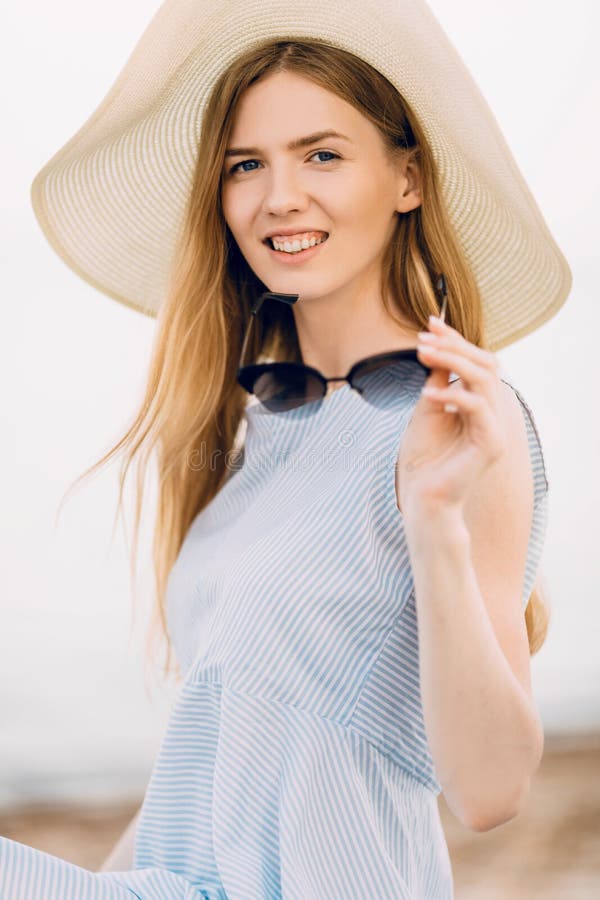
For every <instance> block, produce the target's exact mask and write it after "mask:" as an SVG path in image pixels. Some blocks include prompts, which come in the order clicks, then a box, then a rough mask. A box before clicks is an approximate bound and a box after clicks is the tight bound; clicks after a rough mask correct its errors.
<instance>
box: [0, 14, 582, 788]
mask: <svg viewBox="0 0 600 900" xmlns="http://www.w3.org/2000/svg"><path fill="white" fill-rule="evenodd" d="M158 5H159V4H158V3H154V2H142V0H128V2H127V3H123V2H118V3H117V2H115V0H105V2H104V3H102V4H89V3H81V2H80V0H54V2H52V3H50V4H48V3H42V2H41V0H37V2H29V3H27V2H23V3H21V4H16V3H13V4H10V6H9V5H8V4H7V5H5V6H4V7H3V12H2V14H1V19H2V20H1V21H0V26H1V27H0V33H1V34H2V45H3V46H2V48H1V49H2V53H1V54H0V58H1V62H0V65H1V66H2V69H3V71H2V72H1V73H0V74H1V76H2V77H1V79H0V91H1V107H2V117H3V129H2V132H3V140H2V151H1V152H2V157H3V164H2V166H1V170H0V177H1V179H2V183H1V190H2V195H1V196H2V206H1V208H2V218H1V224H0V228H1V234H0V252H1V253H2V258H1V267H2V268H1V273H2V329H1V331H0V333H1V338H0V340H1V346H0V351H1V352H0V367H1V371H0V383H1V385H2V426H1V427H2V435H3V439H2V443H1V445H0V446H1V448H2V461H1V466H0V479H1V482H0V488H1V498H2V504H1V510H0V527H1V529H2V533H1V547H2V555H1V560H0V565H1V569H0V577H1V582H0V590H1V608H0V642H1V654H0V721H1V722H2V732H1V740H0V804H3V805H6V804H8V803H12V802H16V801H20V800H23V799H30V798H48V799H51V798H63V797H67V796H69V797H82V796H86V797H88V798H90V797H97V798H98V799H100V798H103V799H106V798H107V797H109V796H115V795H117V794H121V795H122V794H123V793H127V794H132V795H136V794H139V793H140V791H142V790H143V789H144V786H145V783H146V780H147V777H148V774H149V772H150V768H151V765H152V760H153V757H154V754H155V752H156V750H157V748H158V744H159V741H160V737H161V735H162V732H163V729H164V727H165V724H166V719H167V714H168V709H169V705H170V701H171V699H172V696H173V688H172V686H166V687H163V686H161V684H160V681H159V680H158V678H157V677H156V675H155V674H153V673H152V671H150V672H149V673H148V675H147V677H146V683H145V676H144V667H143V653H142V634H143V628H144V620H143V608H144V607H147V605H148V603H149V601H150V598H151V590H152V578H151V569H150V555H149V542H150V533H151V531H150V523H151V520H152V511H153V505H152V503H150V505H148V506H147V507H146V510H145V523H146V524H145V528H144V532H143V541H142V545H141V555H140V566H141V577H140V579H139V581H138V586H139V587H138V590H139V596H140V601H139V602H140V604H141V606H140V609H141V610H142V613H141V617H140V619H139V622H138V624H136V625H135V627H132V617H131V605H132V585H131V582H130V577H129V571H128V558H129V557H128V554H129V548H128V546H127V545H126V541H125V534H124V531H123V528H122V526H121V525H118V527H117V528H116V531H115V535H114V540H113V539H112V527H113V517H114V513H115V508H116V499H117V467H116V466H114V465H113V466H112V467H111V468H109V469H106V470H103V471H102V473H101V474H100V475H99V476H97V477H96V478H95V479H93V480H92V481H88V482H86V483H85V484H84V486H83V487H81V488H80V489H78V490H77V491H76V492H75V493H73V494H71V496H70V498H69V499H67V500H66V502H65V505H64V506H63V509H62V512H61V515H60V516H59V518H58V520H56V521H55V518H56V515H57V512H58V504H59V502H60V499H61V496H62V495H63V493H64V492H65V491H66V489H67V487H68V486H69V484H70V483H71V481H72V480H73V479H74V478H75V477H76V476H77V475H79V474H80V473H81V472H82V471H83V469H84V468H86V467H87V466H88V465H90V464H91V463H93V462H95V461H96V460H97V459H98V458H99V456H100V455H101V454H102V453H104V452H106V450H108V448H109V447H110V446H112V444H113V443H114V442H115V441H116V440H117V438H119V437H120V436H121V434H122V433H123V431H124V429H125V427H126V425H127V424H128V423H129V421H130V419H131V416H132V415H133V412H134V411H135V410H136V408H137V404H138V402H139V400H140V399H141V391H142V387H143V384H144V377H145V372H146V367H147V364H148V359H149V353H150V347H151V342H152V338H153V331H154V323H153V321H152V320H149V319H147V318H145V317H143V316H141V315H140V314H138V313H135V312H133V311H131V310H128V309H126V308H125V307H124V306H122V305H120V304H118V303H116V302H115V301H113V300H111V299H109V298H107V297H106V296H104V295H103V294H101V293H99V292H98V291H95V290H94V289H93V288H91V287H89V286H88V285H87V284H85V283H84V282H83V281H81V280H80V279H79V278H78V277H77V276H76V275H75V274H74V273H73V272H71V270H70V269H68V268H67V267H66V266H65V265H64V264H63V263H62V262H61V261H60V260H59V258H58V257H57V256H56V255H55V254H54V253H53V251H52V250H51V249H50V247H49V246H48V244H47V243H46V241H45V239H44V237H43V236H42V233H41V231H40V230H39V228H38V226H37V223H36V220H35V218H34V216H33V213H32V210H31V207H30V202H29V185H30V183H31V181H32V179H33V177H34V175H35V174H36V172H37V171H38V170H39V169H40V168H41V167H42V165H43V164H44V163H45V162H46V161H47V160H48V159H49V158H50V157H51V156H52V155H53V154H54V153H55V152H56V151H57V150H58V149H59V147H61V146H62V145H63V144H64V143H65V142H66V141H67V140H68V138H69V137H71V135H72V134H73V133H74V132H75V131H76V130H77V129H78V128H79V127H80V125H81V124H82V123H83V122H84V120H85V119H87V117H88V116H89V115H90V114H91V112H92V111H93V110H94V109H95V108H96V106H97V105H98V103H99V102H100V101H101V100H102V98H103V97H104V95H105V94H106V92H107V90H108V88H109V87H110V85H111V84H112V82H113V80H114V79H115V78H116V76H117V74H118V73H119V71H120V69H121V68H122V65H123V64H124V62H125V60H126V58H127V56H128V55H129V53H130V52H131V50H132V49H133V46H134V44H135V43H136V41H137V39H138V37H139V36H140V34H141V32H142V30H143V29H144V27H145V26H146V24H147V23H148V21H149V20H150V18H151V16H152V15H153V13H154V11H155V10H156V9H157V8H158ZM430 6H431V8H432V9H433V11H434V13H435V14H436V15H437V16H438V18H439V19H440V21H441V23H442V25H443V27H444V28H445V29H446V31H447V32H448V34H449V36H450V38H451V40H452V41H453V42H454V44H455V45H456V47H457V49H458V50H459V52H460V53H461V55H462V57H463V59H464V60H465V62H466V63H467V65H468V66H469V68H470V69H471V71H472V72H473V74H474V76H475V78H476V80H477V82H478V83H479V85H480V87H481V90H482V91H483V93H484V95H485V96H486V98H487V100H488V102H489V103H490V105H491V107H492V109H493V111H494V113H495V115H496V117H497V119H498V121H499V123H500V126H501V128H502V129H503V131H504V133H505V135H506V137H507V140H508V143H509V145H510V146H511V148H512V150H513V153H514V156H515V158H516V160H517V163H518V165H519V166H520V168H521V170H522V172H523V174H524V176H525V178H526V180H527V181H528V183H529V185H530V187H531V189H532V191H533V194H534V196H535V197H536V199H537V201H538V203H539V206H540V208H541V210H542V213H543V214H544V216H545V218H546V220H547V222H548V225H549V228H550V231H551V232H552V234H553V235H554V237H555V239H556V241H557V242H558V244H559V246H560V247H561V249H562V250H563V252H564V254H565V255H566V257H567V259H568V260H569V262H570V264H571V268H572V270H573V276H574V284H573V290H572V293H571V296H570V298H569V299H568V301H567V303H566V305H565V306H564V307H563V309H562V310H561V311H560V312H559V313H558V314H557V315H556V316H555V317H554V318H553V320H552V321H550V322H549V323H547V324H546V325H544V326H543V327H542V328H540V329H539V330H538V331H537V332H535V333H534V334H533V335H530V336H528V337H527V338H525V339H523V340H521V341H519V342H517V343H516V344H514V345H513V346H512V347H510V348H507V349H505V350H503V351H501V352H500V353H499V358H500V360H501V362H502V363H503V365H504V367H505V370H506V372H507V374H509V375H510V376H511V377H512V379H513V381H514V383H515V385H516V386H518V387H519V389H520V390H521V391H522V392H523V393H524V395H525V398H526V399H527V400H528V402H529V404H530V405H531V406H532V408H533V410H534V414H535V417H536V420H537V424H538V427H539V430H540V433H541V436H542V440H543V443H544V449H545V453H546V461H547V468H548V475H549V481H550V488H551V498H550V504H551V505H550V524H549V530H548V535H547V541H546V546H545V551H544V557H543V560H542V568H543V571H544V573H545V577H546V582H547V584H548V586H549V588H550V591H551V602H552V622H551V628H550V633H549V637H548V639H547V641H546V644H545V645H544V647H543V649H542V650H541V652H540V653H539V654H538V655H537V656H534V657H533V659H532V673H533V686H534V691H535V695H536V698H537V701H538V704H539V708H540V711H541V714H542V718H543V721H544V725H545V728H546V732H547V733H548V734H549V733H551V732H557V731H560V732H577V731H584V730H585V731H587V730H591V729H594V728H598V727H599V726H600V686H599V685H600V653H599V652H598V645H599V624H600V614H599V611H598V610H599V604H600V591H599V587H600V575H599V563H598V559H599V556H600V550H599V548H598V538H599V534H600V532H599V529H598V522H597V510H598V508H599V501H600V487H599V480H598V474H597V472H598V461H599V452H598V451H599V444H600V427H599V425H598V409H599V403H598V389H599V387H600V379H599V377H598V338H597V334H598V328H599V326H600V299H599V296H598V294H599V291H598V273H597V263H598V249H597V248H598V237H599V233H598V208H599V201H600V197H599V190H598V184H599V178H598V153H597V146H598V138H599V131H598V124H597V123H598V114H597V111H598V109H600V89H599V84H598V77H597V62H596V61H597V44H598V41H597V34H598V29H597V24H596V23H595V22H594V19H595V17H596V15H597V14H596V10H595V8H594V5H593V4H592V2H591V0H589V2H584V0H572V2H570V3H569V4H568V7H565V6H564V5H563V4H559V3H558V2H549V0H528V2H527V3H523V2H522V0H518V2H517V0H502V2H489V0H488V2H486V3H476V2H475V0H435V2H433V0H432V2H431V3H430ZM593 260H594V261H595V262H596V268H594V267H593V265H592V263H593ZM128 509H131V507H130V505H128ZM131 525H132V515H129V516H128V532H129V534H130V535H131Z"/></svg>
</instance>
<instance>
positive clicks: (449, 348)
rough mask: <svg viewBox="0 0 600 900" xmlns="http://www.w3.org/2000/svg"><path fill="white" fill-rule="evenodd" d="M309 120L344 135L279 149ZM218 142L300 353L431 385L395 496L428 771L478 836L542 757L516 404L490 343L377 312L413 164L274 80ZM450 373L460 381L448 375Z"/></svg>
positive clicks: (232, 223) (236, 216) (285, 77)
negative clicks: (307, 251)
mask: <svg viewBox="0 0 600 900" xmlns="http://www.w3.org/2000/svg"><path fill="white" fill-rule="evenodd" d="M323 129H335V130H336V131H339V132H341V133H342V134H345V135H347V136H348V137H349V138H350V142H346V141H341V140H340V139H339V138H337V139H333V138H328V139H327V140H326V141H325V142H323V141H319V142H318V143H316V144H313V145H311V146H310V147H302V148H300V149H295V150H290V149H289V148H288V147H287V144H288V142H290V141H291V140H293V139H296V138H299V137H301V136H305V135H308V134H312V133H314V132H316V131H320V130H323ZM229 147H230V149H231V148H236V147H237V148H239V147H256V148H258V152H253V153H252V154H247V153H246V154H243V155H241V156H236V157H232V158H230V159H228V160H227V161H226V165H227V167H228V169H229V168H230V167H231V166H233V165H235V164H236V163H239V162H242V161H244V160H246V161H247V162H246V163H245V165H244V167H240V168H238V169H237V170H236V171H235V172H233V173H229V174H227V177H226V179H225V181H224V186H223V207H224V213H225V218H226V221H227V224H228V225H229V228H230V229H231V232H232V234H233V236H234V238H235V240H236V241H237V242H238V245H239V247H240V249H241V251H242V253H243V254H244V256H245V258H246V260H247V261H248V263H249V265H250V266H251V267H252V269H253V270H254V271H255V273H256V274H257V275H258V276H259V278H260V279H261V280H262V281H263V282H264V283H265V284H266V285H267V286H268V287H269V289H270V290H273V291H280V292H289V293H298V294H300V299H299V300H298V302H297V303H296V304H295V305H294V307H293V311H294V316H295V321H296V327H297V331H298V337H299V341H300V347H301V350H302V356H303V360H304V362H305V363H306V364H308V365H312V366H316V368H318V369H320V371H321V372H323V374H325V375H326V376H328V377H332V376H335V375H341V374H344V373H345V372H347V371H348V369H349V368H350V366H351V365H352V364H353V363H354V362H355V361H356V360H358V359H360V358H362V357H364V356H369V355H371V354H374V353H379V352H383V351H385V350H390V349H400V348H403V347H414V346H415V344H417V346H418V348H419V356H420V359H421V360H422V361H423V362H425V363H426V364H427V365H428V366H429V367H431V368H432V373H431V375H430V376H429V377H428V378H427V379H426V381H425V385H424V387H425V389H432V390H433V393H432V394H428V393H427V391H424V392H422V393H421V395H420V397H419V399H418V401H417V403H416V404H415V408H414V411H413V414H412V417H411V420H410V422H409V424H408V426H407V428H406V430H405V432H404V434H403V436H402V440H401V446H400V447H399V449H398V458H397V467H396V498H397V504H398V511H399V518H400V519H402V524H403V527H404V531H405V536H406V541H407V545H408V549H409V552H410V559H411V568H412V572H413V580H414V585H415V599H416V609H417V616H418V628H419V674H420V686H421V697H422V703H423V715H424V721H425V727H426V731H427V737H428V742H429V746H430V748H431V753H432V757H433V760H434V764H435V768H436V773H437V776H438V779H439V781H440V784H441V785H442V788H443V790H444V795H445V797H446V800H447V802H448V805H449V806H450V808H451V809H452V810H453V812H454V813H455V815H456V816H457V818H459V819H460V821H461V822H463V824H464V825H465V826H466V827H468V828H471V829H473V830H476V831H485V830H489V829H490V828H494V827H496V826H497V825H500V824H503V823H504V822H506V821H508V820H509V819H511V818H513V817H514V816H515V815H516V814H517V813H518V811H519V809H520V806H521V804H522V802H523V799H524V798H525V796H526V794H527V792H528V790H529V785H530V779H531V776H532V774H533V773H534V772H535V770H536V769H537V768H538V765H539V762H540V759H541V755H542V752H543V729H542V724H541V720H540V718H539V714H538V713H537V710H536V708H535V705H534V701H533V697H532V692H531V680H530V656H529V645H528V641H527V632H526V628H525V622H524V617H523V609H522V605H521V589H522V584H523V576H524V572H525V562H526V555H527V548H528V540H529V533H530V525H531V515H532V508H533V477H532V472H531V465H530V457H529V449H528V442H527V432H526V428H525V422H524V419H523V413H522V410H521V408H520V404H519V401H518V400H517V398H516V396H515V394H514V392H513V391H512V389H511V388H510V387H509V386H508V385H506V384H504V383H503V382H502V381H501V379H500V370H499V365H498V361H497V359H496V357H495V355H494V354H493V353H491V352H489V351H487V350H483V349H481V348H479V347H476V346H475V345H474V344H472V343H470V342H469V341H467V340H465V338H463V337H462V335H460V334H459V333H458V332H457V331H455V330H454V329H453V328H451V327H449V326H447V325H445V324H444V323H443V322H441V321H440V320H439V319H437V320H436V319H435V318H433V317H432V319H431V320H430V323H429V330H428V331H427V332H423V333H420V334H419V335H416V334H415V333H414V331H413V330H412V329H411V327H410V325H409V324H408V323H407V325H406V327H401V326H398V325H397V324H396V323H394V322H393V321H391V320H390V319H389V317H388V316H387V315H386V314H385V311H384V309H383V304H382V297H381V259H382V254H383V251H384V248H385V246H386V242H387V240H388V239H389V236H390V234H391V231H392V228H393V224H394V220H395V217H396V215H398V213H401V212H407V211H408V210H410V209H414V208H415V207H417V206H418V205H419V204H420V203H421V195H420V187H419V172H418V169H417V168H416V167H415V166H414V164H412V163H410V162H408V160H407V159H404V160H402V161H397V162H396V163H395V164H393V163H392V162H391V161H390V160H389V158H388V157H387V156H386V154H385V152H384V148H383V144H382V140H381V137H380V135H379V133H378V131H377V129H376V128H375V127H374V126H373V125H372V124H371V123H370V122H369V121H368V120H367V119H366V118H365V117H364V116H362V114H361V113H359V112H358V111H357V110H356V109H354V107H352V106H351V105H349V104H347V103H345V102H344V101H342V100H341V99H340V98H338V97H336V96H335V95H333V94H331V93H330V92H328V91H326V90H324V89H323V88H320V87H318V86H316V85H314V84H313V83H312V82H310V81H308V80H306V79H304V78H300V77H298V76H296V75H291V74H289V73H278V74H276V75H273V76H270V77H269V78H268V79H266V80H265V81H263V82H259V83H258V84H256V85H253V86H252V87H251V88H250V89H249V90H248V91H247V92H246V94H245V95H244V97H243V98H242V100H241V102H240V104H239V107H238V110H237V112H236V116H235V120H234V127H233V133H232V135H231V139H230V143H229ZM316 151H330V152H332V153H335V154H336V155H338V156H339V157H340V159H339V160H337V159H336V160H334V161H330V160H331V156H330V155H329V154H328V153H326V152H325V153H323V154H322V155H321V156H319V155H318V154H317V155H316V156H315V153H316ZM325 160H327V162H325ZM241 168H245V169H246V171H241ZM296 225H297V226H298V229H299V230H300V231H304V230H308V229H320V230H324V231H327V232H329V235H330V236H329V238H328V240H327V242H326V243H325V244H324V245H323V247H321V249H320V251H319V252H318V253H317V254H316V255H314V256H313V258H312V259H311V260H307V261H306V263H303V264H302V265H298V266H287V265H283V264H280V263H279V262H278V261H277V259H275V258H274V257H273V253H272V252H271V251H269V250H268V249H267V248H266V247H265V246H264V245H263V243H262V240H263V238H264V237H265V235H266V234H267V232H269V231H271V230H273V229H277V228H287V227H295V226H296ZM451 372H455V373H456V374H457V375H459V376H460V377H459V378H458V379H457V380H456V381H454V382H453V383H452V384H451V385H449V384H448V378H449V375H450V373H451ZM448 402H450V403H453V404H454V407H453V411H447V410H446V409H445V404H446V403H448ZM507 522H509V523H510V527H507V526H506V523H507Z"/></svg>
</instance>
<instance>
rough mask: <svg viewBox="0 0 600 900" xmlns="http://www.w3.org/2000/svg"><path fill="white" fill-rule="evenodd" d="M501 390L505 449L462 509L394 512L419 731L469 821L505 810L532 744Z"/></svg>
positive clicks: (502, 815)
mask: <svg viewBox="0 0 600 900" xmlns="http://www.w3.org/2000/svg"><path fill="white" fill-rule="evenodd" d="M507 396H508V401H510V404H509V407H508V408H509V409H511V415H510V421H511V423H512V426H511V431H510V439H509V441H508V447H509V451H508V452H507V453H506V454H504V455H503V457H502V458H501V460H500V461H498V463H497V464H495V465H494V466H492V467H490V468H489V469H488V470H487V472H486V473H485V474H484V475H483V476H480V478H479V480H478V483H477V484H476V486H475V488H474V490H473V492H472V495H471V497H470V498H469V501H468V502H467V504H466V506H465V508H464V509H463V510H458V509H456V508H449V509H448V508H443V507H438V508H436V507H435V505H431V506H429V507H428V508H427V509H424V510H420V511H419V510H417V509H413V510H410V512H411V513H412V514H413V515H410V516H407V520H406V526H407V539H408V542H409V549H410V553H411V563H412V567H413V572H414V582H415V592H416V605H417V616H418V627H419V662H420V673H421V688H422V701H423V713H424V719H425V727H426V731H427V736H428V739H429V743H430V747H431V751H432V756H433V760H434V764H435V768H436V771H437V773H438V775H439V780H440V784H441V785H442V788H443V790H444V795H445V797H446V800H447V801H448V805H449V806H450V807H451V809H452V811H453V812H454V813H455V815H456V816H457V818H459V819H460V820H461V821H462V822H463V823H464V824H465V825H466V826H467V827H470V828H473V829H474V830H476V831H480V830H488V829H490V828H493V827H495V826H496V825H500V824H503V823H504V822H506V821H508V820H509V819H511V818H513V817H514V816H515V815H517V813H518V811H519V808H520V806H521V804H522V800H523V797H524V796H526V794H527V791H528V789H529V782H530V779H531V776H532V774H533V772H534V771H535V770H536V769H537V767H538V765H539V761H540V758H541V755H542V751H543V730H542V726H541V722H540V718H539V715H538V713H537V710H536V709H535V704H534V702H533V697H532V693H531V684H530V670H529V659H530V656H529V648H528V641H527V632H526V627H525V623H524V617H523V608H522V600H521V591H522V579H523V573H524V569H525V559H526V551H527V539H528V534H529V527H530V521H531V509H532V503H533V485H532V476H531V472H530V469H529V459H528V448H527V437H526V433H525V430H524V422H523V416H522V413H521V410H520V409H519V408H518V407H517V406H515V404H513V398H512V397H511V396H510V395H507Z"/></svg>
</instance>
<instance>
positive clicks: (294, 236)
mask: <svg viewBox="0 0 600 900" xmlns="http://www.w3.org/2000/svg"><path fill="white" fill-rule="evenodd" d="M313 237H315V238H321V239H322V243H325V241H326V240H327V238H328V237H329V232H327V231H322V230H321V229H319V228H310V229H309V228H306V229H305V230H304V231H291V230H290V229H285V228H284V229H282V230H281V231H272V232H271V233H270V234H268V235H267V236H266V237H265V238H264V240H263V244H267V245H268V246H269V247H272V246H273V240H276V241H277V242H278V243H279V242H281V243H283V242H284V241H290V242H291V241H302V240H303V239H305V238H306V239H307V240H310V239H311V238H313Z"/></svg>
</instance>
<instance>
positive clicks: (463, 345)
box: [417, 316, 498, 370]
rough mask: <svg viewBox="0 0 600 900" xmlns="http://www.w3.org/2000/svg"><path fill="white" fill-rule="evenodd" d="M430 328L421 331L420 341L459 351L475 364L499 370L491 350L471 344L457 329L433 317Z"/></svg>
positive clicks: (419, 334)
mask: <svg viewBox="0 0 600 900" xmlns="http://www.w3.org/2000/svg"><path fill="white" fill-rule="evenodd" d="M430 326H431V327H430V331H420V332H419V333H418V335H417V337H418V339H419V341H423V342H424V343H425V344H427V345H428V346H429V345H430V346H433V347H440V348H442V349H444V350H457V351H458V350H459V351H460V352H462V353H463V354H464V355H465V356H466V357H467V358H468V359H471V360H472V361H473V362H476V363H479V364H480V365H482V366H488V368H490V369H492V370H496V369H497V365H498V362H497V358H496V355H495V354H494V353H492V352H491V351H490V350H485V349H484V348H483V347H478V346H477V345H476V344H473V343H471V341H468V340H467V339H466V338H465V337H463V335H462V334H461V333H460V332H459V331H456V329H455V328H452V327H451V326H450V325H446V323H445V322H442V321H441V320H440V319H436V318H435V317H433V316H432V317H430ZM430 341H431V344H430Z"/></svg>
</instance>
